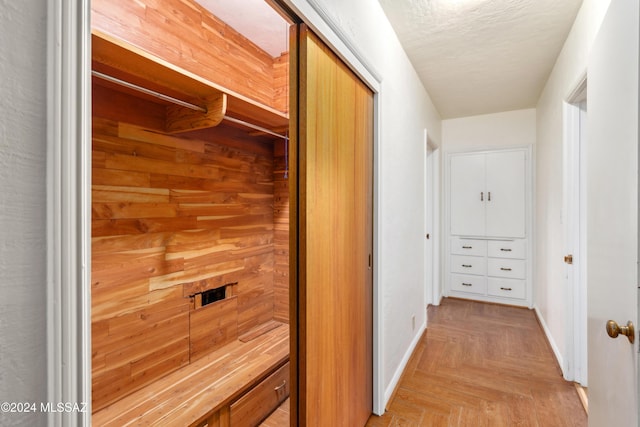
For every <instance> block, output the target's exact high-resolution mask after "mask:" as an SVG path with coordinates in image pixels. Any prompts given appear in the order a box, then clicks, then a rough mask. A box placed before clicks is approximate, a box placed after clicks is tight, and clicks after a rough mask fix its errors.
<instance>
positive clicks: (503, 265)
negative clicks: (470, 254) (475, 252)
mask: <svg viewBox="0 0 640 427" xmlns="http://www.w3.org/2000/svg"><path fill="white" fill-rule="evenodd" d="M525 267H526V264H525V262H524V261H523V260H520V259H503V258H488V259H487V270H488V275H489V276H493V277H506V278H510V279H524V278H525V277H526V268H525Z"/></svg>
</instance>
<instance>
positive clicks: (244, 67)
mask: <svg viewBox="0 0 640 427" xmlns="http://www.w3.org/2000/svg"><path fill="white" fill-rule="evenodd" d="M91 20H92V27H93V28H95V29H98V30H100V31H103V32H105V33H107V34H111V35H113V36H116V37H118V38H120V39H122V40H125V41H127V42H129V43H131V44H133V45H136V46H138V47H140V48H142V49H144V50H146V51H148V52H150V53H152V54H154V55H156V56H158V57H159V58H162V59H164V60H166V61H168V62H170V63H172V64H176V65H178V66H180V67H182V68H183V69H185V70H188V71H190V72H192V73H194V74H197V75H200V76H202V77H204V78H206V79H208V80H209V81H211V82H214V83H216V84H219V85H221V86H223V87H225V88H227V89H229V90H231V91H234V92H237V93H240V94H242V95H244V96H247V97H249V98H251V99H253V100H255V101H258V102H260V103H262V104H265V105H268V106H270V107H272V108H275V109H277V110H279V111H282V112H288V110H289V108H288V101H289V97H288V96H289V94H288V90H287V88H288V84H289V81H288V67H287V66H286V65H287V64H288V55H287V54H286V53H285V54H284V55H283V56H282V57H279V58H272V57H271V56H270V55H269V54H267V53H266V52H264V51H263V50H262V49H260V48H259V47H257V46H256V45H255V44H254V43H252V42H251V41H250V40H248V39H247V38H245V37H244V36H243V35H241V34H239V33H238V32H237V31H235V30H234V29H233V28H231V27H229V26H228V25H226V24H225V23H224V22H222V21H220V20H219V19H218V18H216V17H215V16H213V15H212V14H211V13H209V12H208V11H207V10H205V9H204V8H202V6H200V5H199V4H197V3H195V2H194V1H192V0H118V1H113V0H92V2H91Z"/></svg>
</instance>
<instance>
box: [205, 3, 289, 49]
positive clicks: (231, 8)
mask: <svg viewBox="0 0 640 427" xmlns="http://www.w3.org/2000/svg"><path fill="white" fill-rule="evenodd" d="M195 1H196V3H199V4H200V5H201V6H202V7H204V8H205V9H208V10H209V11H210V12H211V13H212V14H214V15H215V16H216V17H218V18H219V19H220V20H222V21H224V22H225V23H226V24H227V25H229V26H230V27H231V28H233V29H234V30H236V31H238V32H239V33H240V34H242V35H243V36H245V37H246V38H248V39H249V40H251V41H252V42H253V43H255V44H256V45H257V46H259V47H260V48H261V49H262V50H264V51H266V52H268V53H269V54H270V55H271V56H272V57H274V58H275V57H278V56H280V54H281V53H283V52H288V51H289V24H287V22H286V21H285V20H284V19H283V18H282V17H281V16H280V15H279V14H278V13H277V12H276V11H275V10H274V9H273V8H272V7H271V6H270V5H268V4H267V3H266V2H265V0H195Z"/></svg>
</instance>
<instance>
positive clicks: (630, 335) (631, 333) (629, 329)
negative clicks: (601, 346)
mask: <svg viewBox="0 0 640 427" xmlns="http://www.w3.org/2000/svg"><path fill="white" fill-rule="evenodd" d="M607 334H609V336H610V337H611V338H616V337H617V336H618V335H625V336H626V337H627V339H628V340H629V342H630V343H631V344H633V342H634V341H635V336H636V335H635V328H634V327H633V322H632V321H631V320H629V321H628V322H627V326H620V325H618V322H616V321H615V320H609V321H608V322H607Z"/></svg>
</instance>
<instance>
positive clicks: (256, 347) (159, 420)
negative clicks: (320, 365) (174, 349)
mask: <svg viewBox="0 0 640 427" xmlns="http://www.w3.org/2000/svg"><path fill="white" fill-rule="evenodd" d="M288 358H289V330H288V328H285V327H280V328H276V329H273V330H271V331H269V332H266V333H265V334H263V335H262V336H260V337H257V338H256V339H254V340H251V341H249V342H247V343H243V342H240V341H234V342H233V343H231V344H229V345H228V346H226V347H225V348H223V349H221V350H218V351H214V352H212V353H209V354H208V355H206V356H204V357H202V358H201V359H198V360H197V361H194V362H193V363H191V364H190V365H189V366H187V367H185V368H183V369H181V370H179V371H176V372H173V373H170V374H168V375H166V376H165V377H163V378H161V379H158V380H157V381H156V382H154V383H153V384H151V385H148V386H147V387H145V388H144V389H142V390H139V391H137V392H134V393H132V394H131V395H129V396H127V398H126V399H122V400H120V401H118V402H115V403H114V404H112V405H110V406H108V407H106V408H104V409H102V410H100V411H97V412H94V413H93V416H92V425H94V426H101V427H107V426H113V427H122V426H127V425H153V426H191V425H196V426H199V425H203V423H204V422H205V421H206V420H209V421H212V422H213V425H214V426H215V425H221V426H222V425H224V426H227V425H228V419H229V405H230V404H231V403H232V402H233V401H235V400H236V399H238V398H239V397H240V396H242V395H243V394H244V393H245V392H246V391H248V390H249V389H251V388H252V387H254V386H255V385H256V384H258V383H259V382H260V381H262V380H263V379H264V378H266V377H267V376H268V375H269V374H270V373H271V372H273V371H274V370H275V369H276V368H278V367H279V366H282V365H283V364H284V363H286V361H287V360H288ZM230 373H233V375H230ZM216 413H218V414H217V415H216ZM216 423H219V424H216Z"/></svg>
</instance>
